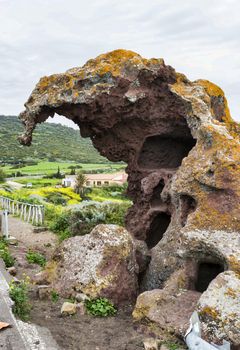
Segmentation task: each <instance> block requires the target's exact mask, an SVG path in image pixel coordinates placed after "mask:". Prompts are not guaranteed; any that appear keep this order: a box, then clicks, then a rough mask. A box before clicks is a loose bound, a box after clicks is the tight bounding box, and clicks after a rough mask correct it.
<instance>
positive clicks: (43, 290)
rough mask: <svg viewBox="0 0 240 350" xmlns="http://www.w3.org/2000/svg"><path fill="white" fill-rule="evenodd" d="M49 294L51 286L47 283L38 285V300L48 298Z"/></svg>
mask: <svg viewBox="0 0 240 350" xmlns="http://www.w3.org/2000/svg"><path fill="white" fill-rule="evenodd" d="M50 294H51V287H50V286H49V285H41V286H38V297H39V299H40V300H43V299H49V298H50Z"/></svg>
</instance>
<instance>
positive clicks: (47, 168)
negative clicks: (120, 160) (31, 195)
mask: <svg viewBox="0 0 240 350" xmlns="http://www.w3.org/2000/svg"><path fill="white" fill-rule="evenodd" d="M71 166H78V167H80V168H77V169H76V171H81V170H82V171H84V172H87V171H91V170H94V171H97V170H99V171H103V170H104V172H106V173H107V172H114V171H117V170H119V169H122V168H124V165H123V164H109V163H108V164H96V163H89V164H85V163H78V164H76V163H73V162H47V161H41V162H39V163H38V164H37V165H31V166H26V167H23V168H19V169H13V167H12V166H5V167H4V168H3V169H4V171H5V173H6V174H7V175H8V176H9V175H11V174H12V173H15V172H17V171H20V172H21V173H22V174H23V175H27V176H30V175H50V174H53V173H56V172H57V170H58V167H59V168H60V171H61V172H62V173H69V172H70V171H71V169H70V168H69V167H71Z"/></svg>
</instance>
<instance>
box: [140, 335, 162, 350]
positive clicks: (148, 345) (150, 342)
mask: <svg viewBox="0 0 240 350" xmlns="http://www.w3.org/2000/svg"><path fill="white" fill-rule="evenodd" d="M143 345H144V349H145V350H158V349H159V345H160V343H159V340H158V339H154V338H147V339H145V340H144V341H143Z"/></svg>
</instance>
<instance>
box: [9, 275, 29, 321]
mask: <svg viewBox="0 0 240 350" xmlns="http://www.w3.org/2000/svg"><path fill="white" fill-rule="evenodd" d="M28 285H29V278H28V277H26V278H25V279H23V280H21V281H18V282H15V281H11V283H10V288H9V296H10V298H11V299H12V300H13V301H14V306H13V313H14V314H15V315H16V316H18V317H19V318H20V319H21V320H23V321H27V320H29V316H30V311H31V305H30V302H29V298H28Z"/></svg>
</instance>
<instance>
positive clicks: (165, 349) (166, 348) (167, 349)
mask: <svg viewBox="0 0 240 350" xmlns="http://www.w3.org/2000/svg"><path fill="white" fill-rule="evenodd" d="M160 350H169V348H168V347H167V346H166V345H164V344H163V345H161V347H160ZM179 350H180V349H179Z"/></svg>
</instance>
